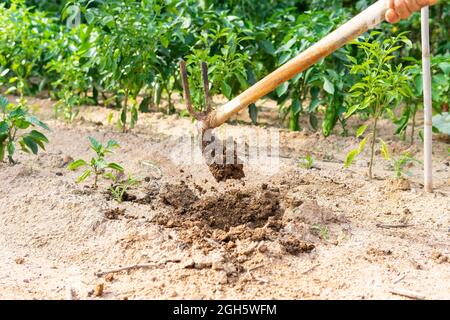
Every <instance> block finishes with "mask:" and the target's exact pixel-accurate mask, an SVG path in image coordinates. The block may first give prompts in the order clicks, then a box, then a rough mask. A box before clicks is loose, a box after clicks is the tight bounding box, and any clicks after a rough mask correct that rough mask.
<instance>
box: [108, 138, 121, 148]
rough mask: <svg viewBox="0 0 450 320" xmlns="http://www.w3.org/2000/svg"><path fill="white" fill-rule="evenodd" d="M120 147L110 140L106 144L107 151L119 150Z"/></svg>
mask: <svg viewBox="0 0 450 320" xmlns="http://www.w3.org/2000/svg"><path fill="white" fill-rule="evenodd" d="M119 147H120V145H119V143H118V142H117V141H116V140H109V141H108V142H107V144H106V148H107V149H113V148H119Z"/></svg>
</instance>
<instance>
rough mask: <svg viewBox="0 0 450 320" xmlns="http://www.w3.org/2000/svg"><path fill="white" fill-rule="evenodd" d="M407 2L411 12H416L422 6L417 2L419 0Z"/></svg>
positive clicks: (408, 0) (407, 0) (406, 0)
mask: <svg viewBox="0 0 450 320" xmlns="http://www.w3.org/2000/svg"><path fill="white" fill-rule="evenodd" d="M405 2H406V6H407V7H408V9H409V12H416V11H418V10H419V9H420V8H421V7H420V5H419V4H418V3H417V0H405Z"/></svg>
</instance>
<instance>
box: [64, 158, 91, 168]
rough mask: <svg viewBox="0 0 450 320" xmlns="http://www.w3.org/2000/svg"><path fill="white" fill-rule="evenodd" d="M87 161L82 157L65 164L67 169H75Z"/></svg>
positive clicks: (84, 164)
mask: <svg viewBox="0 0 450 320" xmlns="http://www.w3.org/2000/svg"><path fill="white" fill-rule="evenodd" d="M86 165H87V163H86V161H84V160H83V159H79V160H75V161H73V162H72V163H70V164H69V165H68V166H67V169H69V170H77V169H78V168H80V167H82V166H86Z"/></svg>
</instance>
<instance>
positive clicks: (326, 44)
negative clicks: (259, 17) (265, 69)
mask: <svg viewBox="0 0 450 320" xmlns="http://www.w3.org/2000/svg"><path fill="white" fill-rule="evenodd" d="M387 10H388V1H387V0H379V1H377V2H376V3H374V4H373V5H372V6H370V7H369V8H367V9H366V10H364V11H363V12H361V13H360V14H358V15H357V16H356V17H354V18H353V19H351V20H350V21H348V22H347V23H345V24H344V25H342V26H341V27H339V28H338V29H336V30H335V31H333V32H332V33H330V34H329V35H327V36H326V37H324V38H323V39H322V40H320V41H319V42H317V43H316V44H314V45H313V46H311V47H310V48H308V49H307V50H305V51H304V52H302V53H300V54H299V55H298V56H297V57H295V58H293V59H292V60H290V61H289V62H287V63H286V64H284V65H283V66H281V67H280V68H278V69H277V70H275V71H274V72H272V73H271V74H269V75H268V76H266V77H265V78H264V79H262V80H260V81H259V82H258V83H256V84H255V85H253V86H252V87H250V88H248V89H247V90H245V91H244V92H243V93H241V94H240V95H239V96H237V97H236V98H234V99H233V100H231V101H230V102H228V103H227V104H225V105H222V106H220V107H218V108H217V109H216V110H215V112H212V113H211V114H210V116H209V117H208V120H207V123H204V125H205V126H206V127H208V128H216V127H218V126H220V125H221V124H223V123H224V122H226V121H227V120H228V119H230V118H231V117H232V116H234V115H235V114H237V113H238V112H239V111H241V110H242V109H244V108H246V107H248V106H249V105H250V104H252V103H254V102H256V101H257V100H258V99H260V98H262V97H264V96H265V95H267V94H268V93H270V92H271V91H273V90H275V89H276V88H277V87H278V86H279V85H281V84H282V83H284V82H286V81H288V80H290V79H292V78H293V77H294V76H295V75H297V74H298V73H300V72H303V71H305V70H306V69H308V68H309V67H311V66H312V65H314V64H315V63H316V62H318V61H319V60H321V59H323V58H325V57H327V56H328V55H330V54H332V53H333V52H334V51H336V50H338V49H339V48H341V47H343V46H344V45H345V44H347V43H348V42H350V41H351V40H353V39H355V38H357V37H358V36H360V35H361V34H363V33H365V32H366V31H368V30H369V29H371V28H373V27H375V26H377V25H378V24H380V23H381V22H382V21H384V17H385V14H386V11H387Z"/></svg>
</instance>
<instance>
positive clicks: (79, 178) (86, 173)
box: [77, 170, 92, 183]
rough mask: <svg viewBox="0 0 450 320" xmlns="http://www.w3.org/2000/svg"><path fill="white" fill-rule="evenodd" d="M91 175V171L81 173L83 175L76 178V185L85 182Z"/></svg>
mask: <svg viewBox="0 0 450 320" xmlns="http://www.w3.org/2000/svg"><path fill="white" fill-rule="evenodd" d="M91 173H92V170H86V171H85V172H83V174H82V175H81V176H79V177H78V179H77V183H80V182H82V181H84V180H86V179H87V178H89V176H90V175H91Z"/></svg>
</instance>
